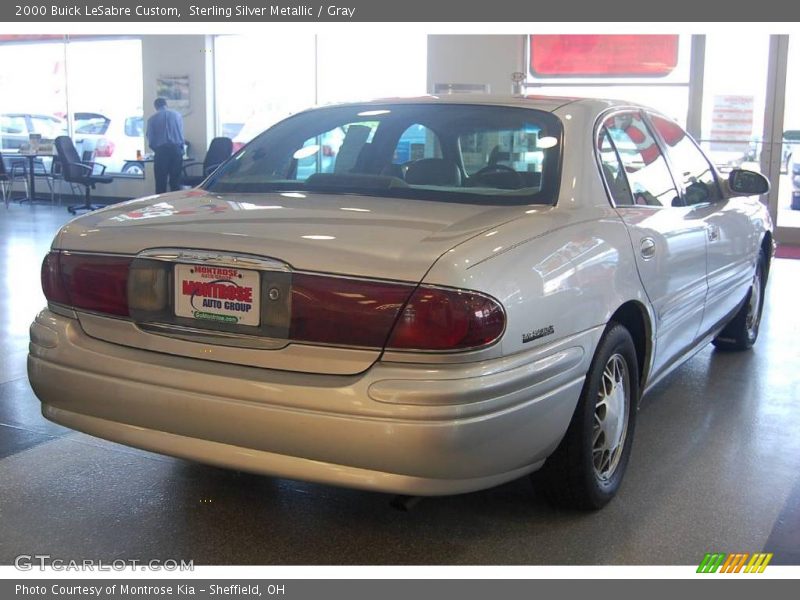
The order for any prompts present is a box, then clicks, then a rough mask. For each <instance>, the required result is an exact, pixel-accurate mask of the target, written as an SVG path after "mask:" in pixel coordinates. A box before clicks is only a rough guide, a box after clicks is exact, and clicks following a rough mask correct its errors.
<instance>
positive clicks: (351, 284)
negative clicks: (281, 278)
mask: <svg viewBox="0 0 800 600" xmlns="http://www.w3.org/2000/svg"><path fill="white" fill-rule="evenodd" d="M291 315H292V317H291V327H290V330H289V337H290V338H291V339H292V340H295V341H303V342H312V343H314V342H316V343H323V344H332V345H346V346H366V347H371V348H381V347H386V349H390V350H423V351H439V352H446V351H457V350H467V349H471V348H480V347H482V346H486V345H488V344H491V343H493V342H494V341H495V340H497V339H498V338H499V337H500V336H501V335H502V334H503V330H504V329H505V313H504V312H503V308H502V307H501V306H500V303H499V302H497V301H496V300H494V299H493V298H490V297H488V296H485V295H483V294H479V293H476V292H469V291H465V290H456V289H452V288H440V287H430V286H419V287H416V288H415V287H414V286H413V285H408V284H399V283H388V282H376V281H365V280H358V279H345V278H339V277H327V276H318V275H305V274H298V275H295V276H294V277H293V278H292V308H291ZM387 339H388V341H387Z"/></svg>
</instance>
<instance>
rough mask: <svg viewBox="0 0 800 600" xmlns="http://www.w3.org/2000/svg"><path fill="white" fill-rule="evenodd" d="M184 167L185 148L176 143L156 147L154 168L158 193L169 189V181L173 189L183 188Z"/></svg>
mask: <svg viewBox="0 0 800 600" xmlns="http://www.w3.org/2000/svg"><path fill="white" fill-rule="evenodd" d="M182 169H183V148H182V147H181V146H176V145H175V144H164V145H163V146H159V147H158V148H156V149H155V154H154V156H153V170H154V171H155V175H156V194H163V193H164V192H166V191H167V181H168V180H169V189H170V190H171V191H173V192H174V191H175V190H179V189H181V170H182Z"/></svg>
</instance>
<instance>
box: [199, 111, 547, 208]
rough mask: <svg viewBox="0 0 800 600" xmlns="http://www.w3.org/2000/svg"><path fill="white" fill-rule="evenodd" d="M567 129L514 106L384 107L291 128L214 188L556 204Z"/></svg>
mask: <svg viewBox="0 0 800 600" xmlns="http://www.w3.org/2000/svg"><path fill="white" fill-rule="evenodd" d="M560 153H561V123H560V121H559V120H558V118H557V117H555V116H554V115H552V114H551V113H547V112H543V111H538V110H533V109H525V108H511V107H495V106H484V105H454V104H399V105H391V104H386V105H384V104H381V105H353V106H339V107H332V108H323V109H317V110H312V111H307V112H304V113H300V114H298V115H295V116H293V117H290V118H289V119H286V120H284V121H282V122H280V123H278V124H276V125H275V126H273V127H272V128H270V129H269V130H267V131H266V132H264V133H263V134H262V135H260V136H258V137H257V138H256V139H255V140H253V142H251V143H250V144H248V145H247V146H246V147H245V148H244V149H243V150H242V151H241V152H239V153H238V154H237V155H235V156H234V157H233V158H232V159H231V160H229V161H228V162H227V163H225V164H224V165H223V166H222V167H220V169H219V170H218V171H217V173H216V174H215V176H214V177H212V178H211V179H210V180H209V181H208V182H207V183H206V186H207V189H209V190H211V191H214V192H217V193H226V192H232V193H248V192H250V193H263V192H272V191H277V192H281V191H303V190H310V191H316V190H318V191H326V192H338V193H355V194H370V195H376V196H393V197H408V198H417V199H423V200H441V201H458V202H474V203H480V204H490V203H511V204H525V203H548V204H551V203H553V202H555V199H556V192H557V189H558V179H559V176H560V174H559V164H560V160H559V156H560Z"/></svg>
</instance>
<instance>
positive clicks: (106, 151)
mask: <svg viewBox="0 0 800 600" xmlns="http://www.w3.org/2000/svg"><path fill="white" fill-rule="evenodd" d="M73 138H74V140H75V147H76V148H77V149H78V152H80V153H84V152H93V153H94V161H95V162H97V163H98V164H101V165H104V166H105V167H106V173H123V174H125V175H142V174H144V163H142V162H140V161H137V160H135V159H136V152H137V150H138V151H142V152H143V151H144V150H145V148H144V118H143V117H142V116H139V115H136V116H128V117H125V118H119V119H117V118H114V119H112V118H109V117H107V116H106V115H103V114H100V113H94V112H76V113H75V118H74V122H73Z"/></svg>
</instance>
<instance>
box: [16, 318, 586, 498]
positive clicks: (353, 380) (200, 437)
mask: <svg viewBox="0 0 800 600" xmlns="http://www.w3.org/2000/svg"><path fill="white" fill-rule="evenodd" d="M599 335H600V331H599V330H591V331H588V332H584V333H583V334H580V335H576V336H572V337H571V338H568V339H563V340H560V341H558V342H556V343H554V344H551V345H550V346H548V347H546V348H542V349H537V350H536V352H531V353H526V354H525V355H518V356H514V357H506V358H502V359H492V360H486V361H482V362H480V363H470V364H462V365H444V366H441V367H439V366H436V367H434V366H432V365H413V364H403V365H401V364H390V363H381V362H379V363H376V364H375V365H374V366H373V367H372V368H370V369H369V370H367V371H366V372H364V373H362V374H360V375H354V376H342V375H310V374H300V373H294V372H285V371H274V370H268V369H260V368H254V367H241V366H236V365H229V364H221V363H214V362H210V361H204V360H198V359H192V358H184V357H177V356H171V355H167V354H161V353H155V352H151V351H147V350H140V349H135V348H128V347H124V346H120V345H116V344H111V343H108V342H103V341H100V340H97V339H94V338H91V337H89V336H87V335H86V334H85V333H84V332H83V330H82V329H81V327H80V325H79V323H78V321H77V320H74V319H70V318H68V317H63V316H60V315H56V314H53V313H51V312H49V311H47V310H45V311H42V313H40V314H39V315H38V316H37V318H36V321H35V322H34V323H33V324H32V326H31V345H30V355H29V358H28V373H29V378H30V381H31V385H32V387H33V389H34V391H35V392H36V395H37V396H38V397H39V398H40V399H41V401H42V412H43V414H44V416H45V417H47V418H48V419H50V420H52V421H55V422H57V423H60V424H63V425H65V426H67V427H70V428H73V429H76V430H79V431H83V432H86V433H89V434H91V435H95V436H98V437H102V438H106V439H109V440H112V441H116V442H119V443H122V444H127V445H130V446H135V447H139V448H143V449H146V450H152V451H155V452H159V453H163V454H168V455H172V456H177V457H181V458H187V459H191V460H197V461H200V462H205V463H209V464H214V465H218V466H222V467H228V468H234V469H240V470H246V471H251V472H256V473H263V474H269V475H275V476H279V477H288V478H293V479H303V480H309V481H316V482H321V483H328V484H334V485H343V486H347V487H354V488H361V489H368V490H375V491H383V492H393V493H402V494H415V495H440V494H453V493H460V492H468V491H473V490H477V489H482V488H487V487H491V486H494V485H498V484H500V483H503V482H505V481H509V480H512V479H515V478H517V477H519V476H521V475H524V474H525V473H528V472H531V471H533V470H535V469H537V468H538V467H539V466H541V464H542V463H543V462H544V459H545V458H546V457H547V456H548V455H549V454H550V453H551V452H552V451H553V449H554V448H555V447H556V446H557V444H558V442H559V441H560V440H561V437H562V436H563V434H564V432H565V431H566V428H567V425H568V424H569V420H570V418H571V416H572V413H573V411H574V408H575V404H576V402H577V399H578V396H579V394H580V389H581V386H582V384H583V377H584V375H585V373H586V371H587V370H588V363H589V360H590V357H591V354H592V351H593V348H594V345H595V344H596V343H597V339H598V338H599Z"/></svg>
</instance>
